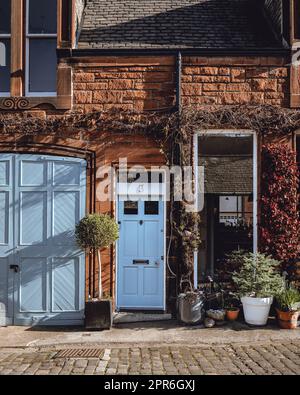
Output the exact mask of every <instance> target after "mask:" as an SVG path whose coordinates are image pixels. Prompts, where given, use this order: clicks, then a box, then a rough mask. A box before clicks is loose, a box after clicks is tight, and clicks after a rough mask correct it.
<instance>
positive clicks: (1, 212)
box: [0, 192, 9, 245]
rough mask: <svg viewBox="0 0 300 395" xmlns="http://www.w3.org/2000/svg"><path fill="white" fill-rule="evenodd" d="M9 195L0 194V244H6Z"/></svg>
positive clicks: (5, 193) (6, 193)
mask: <svg viewBox="0 0 300 395" xmlns="http://www.w3.org/2000/svg"><path fill="white" fill-rule="evenodd" d="M8 214H9V193H8V192H0V244H2V245H6V244H7V243H8V230H9V223H8Z"/></svg>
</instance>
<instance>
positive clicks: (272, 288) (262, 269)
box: [232, 253, 284, 326]
mask: <svg viewBox="0 0 300 395" xmlns="http://www.w3.org/2000/svg"><path fill="white" fill-rule="evenodd" d="M241 260H242V261H241V268H240V270H239V271H238V272H235V273H234V274H233V276H232V278H233V282H234V284H235V286H236V289H237V293H238V295H239V297H240V298H241V302H242V304H243V310H244V316H245V321H246V322H247V323H248V324H250V325H258V326H262V325H266V324H267V321H268V317H269V313H270V308H271V305H272V303H273V297H274V295H275V294H277V293H278V292H280V291H281V290H282V289H283V287H284V280H283V278H282V276H281V275H280V274H279V272H278V271H277V268H278V267H279V262H278V261H276V260H275V259H272V258H271V257H270V256H267V255H264V254H261V253H256V254H253V253H245V254H244V255H242V256H241Z"/></svg>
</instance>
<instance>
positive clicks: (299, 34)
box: [292, 0, 300, 41]
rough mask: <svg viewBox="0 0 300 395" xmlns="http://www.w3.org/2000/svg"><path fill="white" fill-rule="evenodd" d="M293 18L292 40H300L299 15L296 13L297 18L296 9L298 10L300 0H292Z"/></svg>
mask: <svg viewBox="0 0 300 395" xmlns="http://www.w3.org/2000/svg"><path fill="white" fill-rule="evenodd" d="M292 8H293V10H292V15H293V20H292V29H293V40H294V41H300V15H298V19H297V11H299V12H300V0H293V7H292Z"/></svg>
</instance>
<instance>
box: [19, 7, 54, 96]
mask: <svg viewBox="0 0 300 395" xmlns="http://www.w3.org/2000/svg"><path fill="white" fill-rule="evenodd" d="M29 3H30V0H26V4H25V7H26V10H25V37H24V40H25V81H24V85H25V89H24V93H25V97H56V96H57V89H56V91H55V92H31V91H30V90H29V67H30V53H29V52H30V51H29V47H30V45H29V44H30V40H31V39H51V38H52V39H56V40H57V37H58V27H57V31H56V34H52V33H46V34H44V33H42V34H41V33H29ZM58 6H59V3H58V2H57V8H58ZM56 74H57V66H56Z"/></svg>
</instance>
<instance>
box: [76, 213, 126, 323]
mask: <svg viewBox="0 0 300 395" xmlns="http://www.w3.org/2000/svg"><path fill="white" fill-rule="evenodd" d="M75 235H76V241H77V244H78V245H79V246H80V247H81V248H82V249H84V250H86V251H88V252H91V251H93V250H94V251H95V252H96V255H97V261H98V279H99V280H98V290H99V291H98V298H97V299H95V298H93V299H91V298H90V300H89V301H88V302H87V303H86V306H85V326H86V328H88V329H109V328H111V325H112V303H111V300H110V299H104V298H103V287H102V264H101V251H100V250H101V249H102V248H107V247H109V246H110V245H111V244H112V243H114V242H115V241H116V240H117V239H118V237H119V228H118V225H117V224H116V222H115V221H114V219H113V218H111V217H110V216H108V215H105V214H90V215H87V216H86V217H84V218H83V219H82V220H81V221H80V222H79V223H78V224H77V226H76V230H75Z"/></svg>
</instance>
